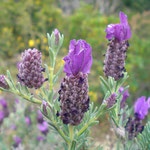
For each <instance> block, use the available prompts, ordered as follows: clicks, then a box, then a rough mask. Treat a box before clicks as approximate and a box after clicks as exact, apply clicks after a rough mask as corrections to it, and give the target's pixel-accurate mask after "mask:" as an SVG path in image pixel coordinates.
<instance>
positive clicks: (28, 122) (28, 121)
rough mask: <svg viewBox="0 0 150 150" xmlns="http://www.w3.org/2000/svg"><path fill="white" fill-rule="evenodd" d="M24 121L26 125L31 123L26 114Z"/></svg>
mask: <svg viewBox="0 0 150 150" xmlns="http://www.w3.org/2000/svg"><path fill="white" fill-rule="evenodd" d="M25 122H26V124H27V125H28V126H30V125H31V119H30V117H29V116H26V117H25Z"/></svg>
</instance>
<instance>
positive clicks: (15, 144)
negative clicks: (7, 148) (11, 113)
mask: <svg viewBox="0 0 150 150" xmlns="http://www.w3.org/2000/svg"><path fill="white" fill-rule="evenodd" d="M13 140H14V142H15V143H14V147H18V146H19V144H20V143H21V142H22V139H21V138H20V137H18V136H15V137H13Z"/></svg>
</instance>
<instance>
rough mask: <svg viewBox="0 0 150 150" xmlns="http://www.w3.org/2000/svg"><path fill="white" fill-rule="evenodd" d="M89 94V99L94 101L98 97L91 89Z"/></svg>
mask: <svg viewBox="0 0 150 150" xmlns="http://www.w3.org/2000/svg"><path fill="white" fill-rule="evenodd" d="M89 96H90V98H91V100H92V101H94V102H96V101H97V99H98V97H97V94H96V93H94V92H92V91H90V92H89Z"/></svg>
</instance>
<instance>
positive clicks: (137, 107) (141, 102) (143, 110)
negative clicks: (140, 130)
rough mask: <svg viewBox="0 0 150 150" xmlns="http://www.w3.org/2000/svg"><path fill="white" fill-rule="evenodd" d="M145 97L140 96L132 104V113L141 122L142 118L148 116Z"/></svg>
mask: <svg viewBox="0 0 150 150" xmlns="http://www.w3.org/2000/svg"><path fill="white" fill-rule="evenodd" d="M145 100H146V97H145V96H142V97H140V98H138V99H137V101H136V102H135V104H134V113H135V114H137V116H138V118H139V119H141V120H143V119H144V117H145V116H146V115H147V114H148V104H147V102H146V101H145Z"/></svg>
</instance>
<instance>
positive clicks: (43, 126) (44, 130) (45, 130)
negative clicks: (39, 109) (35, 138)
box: [38, 121, 49, 136]
mask: <svg viewBox="0 0 150 150" xmlns="http://www.w3.org/2000/svg"><path fill="white" fill-rule="evenodd" d="M38 129H39V130H40V131H41V132H42V133H43V134H44V135H45V136H46V135H47V133H48V131H49V130H48V123H47V122H46V121H43V122H42V123H39V124H38Z"/></svg>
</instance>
